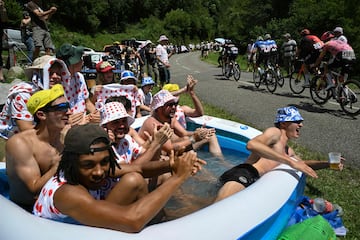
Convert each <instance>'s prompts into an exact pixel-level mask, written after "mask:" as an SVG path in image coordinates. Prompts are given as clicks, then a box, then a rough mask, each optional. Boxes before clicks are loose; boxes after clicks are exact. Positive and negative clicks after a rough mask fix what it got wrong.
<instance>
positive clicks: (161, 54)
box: [156, 35, 174, 87]
mask: <svg viewBox="0 0 360 240" xmlns="http://www.w3.org/2000/svg"><path fill="white" fill-rule="evenodd" d="M158 42H159V44H158V45H157V46H156V58H157V60H158V67H159V75H160V87H163V86H164V84H167V83H170V71H169V68H170V62H169V58H170V57H171V56H172V54H173V53H174V52H171V53H169V54H168V52H167V45H168V43H169V39H168V38H167V37H166V36H165V35H161V36H160V37H159V40H158Z"/></svg>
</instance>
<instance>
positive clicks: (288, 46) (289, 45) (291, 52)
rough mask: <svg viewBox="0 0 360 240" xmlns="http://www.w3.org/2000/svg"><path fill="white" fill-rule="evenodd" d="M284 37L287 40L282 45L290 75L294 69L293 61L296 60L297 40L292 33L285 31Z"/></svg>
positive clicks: (287, 70)
mask: <svg viewBox="0 0 360 240" xmlns="http://www.w3.org/2000/svg"><path fill="white" fill-rule="evenodd" d="M284 38H285V41H284V43H283V45H282V46H281V50H282V53H283V62H284V66H285V68H286V72H287V74H288V75H290V73H291V72H292V70H293V69H292V66H293V64H292V63H293V61H294V60H295V56H296V48H297V44H296V41H295V40H294V39H293V38H292V37H291V35H290V33H285V34H284Z"/></svg>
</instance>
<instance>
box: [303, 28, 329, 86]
mask: <svg viewBox="0 0 360 240" xmlns="http://www.w3.org/2000/svg"><path fill="white" fill-rule="evenodd" d="M300 35H301V36H302V38H301V40H300V43H299V46H298V48H297V53H296V56H297V58H300V59H303V60H304V64H305V67H304V77H305V83H304V85H303V87H310V72H309V69H310V65H311V64H314V63H315V61H316V59H317V58H318V57H319V55H320V52H321V49H322V47H323V46H324V43H323V41H321V40H320V39H319V38H318V37H317V36H316V35H313V34H310V30H309V29H303V30H301V32H300Z"/></svg>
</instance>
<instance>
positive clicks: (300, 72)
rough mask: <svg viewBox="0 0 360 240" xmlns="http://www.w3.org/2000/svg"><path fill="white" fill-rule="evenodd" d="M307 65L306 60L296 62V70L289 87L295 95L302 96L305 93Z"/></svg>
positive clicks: (291, 75) (290, 79)
mask: <svg viewBox="0 0 360 240" xmlns="http://www.w3.org/2000/svg"><path fill="white" fill-rule="evenodd" d="M304 72H305V63H304V60H298V61H296V62H295V70H294V71H293V72H292V73H291V74H290V78H289V85H290V89H291V91H292V92H293V93H295V94H301V93H302V92H304V90H305V88H304V84H305V74H304Z"/></svg>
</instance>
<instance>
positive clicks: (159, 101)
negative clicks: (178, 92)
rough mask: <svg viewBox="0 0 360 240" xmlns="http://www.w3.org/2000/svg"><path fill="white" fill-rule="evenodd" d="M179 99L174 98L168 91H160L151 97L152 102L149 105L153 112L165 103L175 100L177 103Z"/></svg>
mask: <svg viewBox="0 0 360 240" xmlns="http://www.w3.org/2000/svg"><path fill="white" fill-rule="evenodd" d="M178 99H179V98H177V97H174V96H173V95H172V94H171V93H170V92H169V91H168V90H160V91H159V92H158V93H156V94H155V95H154V96H153V101H152V103H151V108H152V110H155V109H157V108H159V107H162V106H164V105H165V104H166V103H168V102H170V101H173V100H175V101H176V102H177V101H178Z"/></svg>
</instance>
